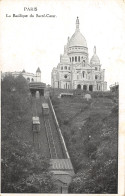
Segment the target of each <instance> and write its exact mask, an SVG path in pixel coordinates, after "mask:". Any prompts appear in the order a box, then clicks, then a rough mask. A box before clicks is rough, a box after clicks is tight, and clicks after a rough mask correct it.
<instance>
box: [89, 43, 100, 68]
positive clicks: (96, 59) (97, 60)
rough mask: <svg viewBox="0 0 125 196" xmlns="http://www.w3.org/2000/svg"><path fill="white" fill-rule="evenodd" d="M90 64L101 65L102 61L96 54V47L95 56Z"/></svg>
mask: <svg viewBox="0 0 125 196" xmlns="http://www.w3.org/2000/svg"><path fill="white" fill-rule="evenodd" d="M90 64H96V65H100V60H99V57H98V56H97V54H96V47H95V46H94V54H93V56H92V58H91V60H90Z"/></svg>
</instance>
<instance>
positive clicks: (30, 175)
mask: <svg viewBox="0 0 125 196" xmlns="http://www.w3.org/2000/svg"><path fill="white" fill-rule="evenodd" d="M1 87H2V93H1V98H2V100H1V105H2V108H1V116H2V118H1V127H2V131H1V147H2V150H1V162H2V163H1V169H2V172H1V192H2V193H50V192H52V191H53V189H54V185H53V181H52V175H51V174H50V173H49V171H48V168H49V160H48V159H47V158H46V157H43V156H42V155H41V154H40V153H39V152H37V151H36V150H35V149H34V147H33V133H32V121H31V119H32V110H31V108H32V105H31V97H30V92H29V88H28V84H27V82H26V80H25V79H24V78H23V77H22V76H21V75H20V76H19V77H17V78H14V77H13V76H12V75H9V76H6V77H5V78H4V79H3V80H2V82H1Z"/></svg>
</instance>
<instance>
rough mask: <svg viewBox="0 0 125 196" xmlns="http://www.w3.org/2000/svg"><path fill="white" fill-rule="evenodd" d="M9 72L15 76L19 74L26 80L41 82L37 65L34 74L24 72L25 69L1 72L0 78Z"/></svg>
mask: <svg viewBox="0 0 125 196" xmlns="http://www.w3.org/2000/svg"><path fill="white" fill-rule="evenodd" d="M9 74H12V75H13V76H14V77H17V76H19V75H20V74H21V75H22V76H23V77H24V78H25V79H26V80H27V81H28V82H41V71H40V68H39V67H38V69H37V70H36V74H33V73H28V72H25V70H23V71H22V72H16V71H15V72H4V73H2V74H1V78H2V79H3V78H4V77H5V76H6V75H9Z"/></svg>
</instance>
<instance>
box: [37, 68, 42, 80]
mask: <svg viewBox="0 0 125 196" xmlns="http://www.w3.org/2000/svg"><path fill="white" fill-rule="evenodd" d="M36 82H41V70H40V68H39V67H38V68H37V70H36Z"/></svg>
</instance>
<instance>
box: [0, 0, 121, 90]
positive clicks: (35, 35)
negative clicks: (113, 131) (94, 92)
mask: <svg viewBox="0 0 125 196" xmlns="http://www.w3.org/2000/svg"><path fill="white" fill-rule="evenodd" d="M24 7H26V8H27V7H29V8H31V7H33V8H34V7H35V8H36V7H37V11H24ZM0 11H1V15H0V18H1V23H0V29H1V36H0V66H1V68H2V71H3V72H5V71H22V70H23V69H25V71H27V72H31V73H35V72H36V69H37V68H38V67H40V69H41V72H42V73H41V81H42V82H45V83H46V84H51V71H52V69H53V67H56V66H57V65H58V63H59V60H60V54H63V51H64V45H65V44H66V43H67V38H68V36H69V37H71V36H72V35H73V33H74V32H75V22H76V17H77V16H78V17H79V21H80V31H81V33H82V34H83V36H84V37H85V39H86V41H87V46H88V52H89V60H90V59H91V57H92V55H93V48H94V46H96V51H97V55H98V57H99V59H100V62H101V65H102V69H105V81H107V83H108V87H109V85H111V84H114V83H115V82H119V83H120V82H122V81H123V79H124V73H125V2H124V0H110V1H106V0H94V1H93V0H67V1H66V0H60V1H58V0H46V1H45V0H38V1H35V0H30V1H29V0H28V1H27V0H25V1H23V0H18V1H16V0H13V1H7V0H4V1H1V2H0ZM13 14H16V15H19V14H22V15H28V16H29V15H31V14H32V15H34V17H28V18H23V17H13ZM36 14H39V15H43V14H49V15H55V17H36ZM6 15H7V16H8V15H11V17H7V16H6Z"/></svg>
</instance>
